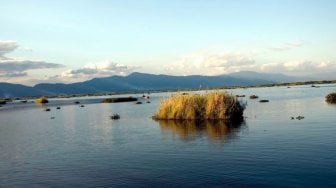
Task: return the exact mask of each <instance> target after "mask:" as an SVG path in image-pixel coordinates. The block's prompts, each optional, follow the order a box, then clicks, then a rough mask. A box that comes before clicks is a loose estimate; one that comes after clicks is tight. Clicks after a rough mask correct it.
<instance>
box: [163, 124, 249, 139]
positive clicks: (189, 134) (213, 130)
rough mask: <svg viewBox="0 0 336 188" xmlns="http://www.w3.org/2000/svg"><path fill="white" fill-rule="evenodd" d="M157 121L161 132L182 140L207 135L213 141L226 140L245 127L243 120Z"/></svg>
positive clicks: (232, 137) (237, 134) (236, 134)
mask: <svg viewBox="0 0 336 188" xmlns="http://www.w3.org/2000/svg"><path fill="white" fill-rule="evenodd" d="M157 122H158V123H159V125H160V128H161V130H162V132H163V133H165V134H172V135H173V136H175V135H177V136H178V137H179V138H180V139H181V140H182V141H189V140H194V139H197V138H203V137H207V138H208V139H209V140H210V141H213V142H227V141H230V140H231V139H235V138H237V137H238V136H239V133H240V131H241V129H242V128H245V127H246V125H245V122H244V121H239V122H228V121H221V120H218V121H214V120H211V121H210V120H207V121H191V120H186V121H181V120H180V121H177V120H158V121H157Z"/></svg>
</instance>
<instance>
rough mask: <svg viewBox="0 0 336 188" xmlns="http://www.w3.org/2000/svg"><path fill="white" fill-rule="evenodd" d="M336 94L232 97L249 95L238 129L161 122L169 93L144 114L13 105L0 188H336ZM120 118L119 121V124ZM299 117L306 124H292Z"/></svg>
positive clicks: (67, 102)
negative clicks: (335, 98) (156, 116)
mask: <svg viewBox="0 0 336 188" xmlns="http://www.w3.org/2000/svg"><path fill="white" fill-rule="evenodd" d="M335 91H336V86H335V85H321V87H320V88H312V87H310V86H297V87H291V88H286V87H274V88H253V89H234V90H228V92H230V93H233V94H245V95H246V96H247V97H246V98H242V100H243V101H246V102H247V109H246V110H245V112H244V116H245V121H244V122H242V123H239V124H237V123H236V124H226V123H224V122H204V123H200V124H194V123H181V122H164V121H163V122H156V121H153V120H152V119H151V116H152V115H153V113H154V112H155V110H156V108H157V107H158V105H159V101H160V99H162V98H163V97H164V96H169V95H170V94H171V93H159V94H151V95H150V96H151V98H150V99H149V100H150V101H151V103H145V101H146V99H141V100H143V101H144V103H143V104H141V105H136V104H134V103H133V102H131V103H114V104H102V103H97V102H98V101H100V100H101V99H100V98H90V97H87V98H78V99H54V100H51V102H50V104H48V105H49V106H48V107H50V108H51V111H50V112H45V111H43V109H44V108H46V107H45V106H36V105H35V104H33V103H30V102H28V103H27V104H21V103H16V102H14V103H13V104H7V105H5V106H2V107H0V187H96V186H99V187H149V186H152V187H336V180H335V177H336V145H335V143H336V136H335V135H336V123H335V122H336V105H328V104H326V103H325V102H324V97H325V95H326V94H328V93H330V92H335ZM251 94H256V95H258V96H259V97H260V98H259V99H269V100H270V102H269V103H259V102H258V100H251V99H249V98H248V96H249V95H251ZM138 96H139V97H140V95H138ZM75 100H80V101H81V103H83V104H85V107H83V108H81V107H79V105H75V104H73V101H75ZM57 105H62V106H61V107H62V108H61V110H56V106H57ZM113 113H118V114H120V116H121V119H120V120H116V121H112V120H111V119H110V118H109V116H110V115H112V114H113ZM298 115H302V116H304V117H305V118H304V119H303V120H296V119H295V120H291V119H290V117H292V116H294V117H295V116H298ZM51 117H54V119H51Z"/></svg>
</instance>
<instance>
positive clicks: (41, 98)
mask: <svg viewBox="0 0 336 188" xmlns="http://www.w3.org/2000/svg"><path fill="white" fill-rule="evenodd" d="M48 102H49V101H48V99H47V98H45V97H40V98H38V99H36V100H35V103H38V104H43V103H48Z"/></svg>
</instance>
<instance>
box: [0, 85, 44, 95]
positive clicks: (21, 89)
mask: <svg viewBox="0 0 336 188" xmlns="http://www.w3.org/2000/svg"><path fill="white" fill-rule="evenodd" d="M43 94H44V93H43V92H41V91H39V90H38V89H35V88H32V87H29V86H24V85H21V84H10V83H3V82H0V97H3V98H5V97H22V96H38V95H43Z"/></svg>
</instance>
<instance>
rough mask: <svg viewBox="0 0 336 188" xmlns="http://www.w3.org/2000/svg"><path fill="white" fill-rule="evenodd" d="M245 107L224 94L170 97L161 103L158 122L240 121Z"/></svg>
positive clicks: (212, 93) (234, 98)
mask: <svg viewBox="0 0 336 188" xmlns="http://www.w3.org/2000/svg"><path fill="white" fill-rule="evenodd" d="M244 110H245V105H244V104H241V103H240V102H239V101H238V100H237V98H236V97H235V96H233V95H230V94H228V93H226V92H211V93H207V94H202V95H201V94H190V95H180V94H177V95H175V96H171V97H170V98H168V99H164V100H162V101H161V103H160V106H159V109H158V110H157V112H156V113H155V115H154V116H153V118H154V119H158V120H241V119H242V118H243V112H244Z"/></svg>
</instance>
